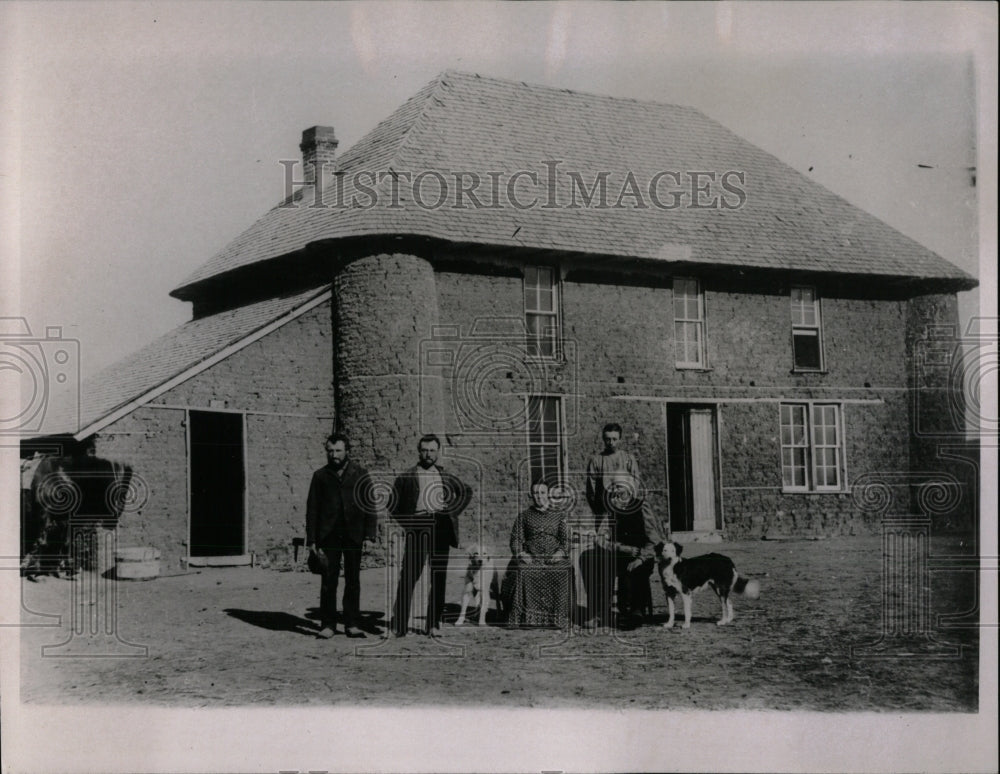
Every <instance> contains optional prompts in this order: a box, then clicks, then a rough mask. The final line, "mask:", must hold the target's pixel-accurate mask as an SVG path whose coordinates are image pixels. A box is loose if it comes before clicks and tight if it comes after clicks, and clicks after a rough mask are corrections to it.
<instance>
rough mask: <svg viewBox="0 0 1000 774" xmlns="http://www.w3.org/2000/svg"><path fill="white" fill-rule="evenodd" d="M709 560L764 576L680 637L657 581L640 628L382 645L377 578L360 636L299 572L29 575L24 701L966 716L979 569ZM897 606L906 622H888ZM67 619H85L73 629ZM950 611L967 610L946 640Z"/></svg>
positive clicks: (855, 540)
mask: <svg viewBox="0 0 1000 774" xmlns="http://www.w3.org/2000/svg"><path fill="white" fill-rule="evenodd" d="M709 551H719V552H722V553H725V554H728V555H729V556H731V557H732V558H733V559H734V561H735V562H736V566H737V568H738V569H739V570H740V571H741V574H743V575H745V576H749V577H754V578H757V579H759V581H760V583H761V587H762V593H761V597H760V599H758V600H747V599H743V598H739V597H737V598H736V601H735V608H736V619H735V622H734V623H733V624H732V625H730V626H723V627H719V626H716V625H715V620H716V618H717V617H718V615H719V605H718V602H717V601H716V599H715V597H714V595H713V594H712V593H711V592H710V591H706V592H703V593H701V594H700V595H698V596H697V597H696V598H695V603H694V620H693V623H692V626H691V628H690V629H689V630H687V631H681V630H678V629H674V630H670V631H668V630H665V629H663V628H662V627H661V626H660V625H659V624H660V623H662V622H663V621H664V620H665V618H666V601H665V598H664V595H663V592H662V590H661V589H660V588H659V585H658V584H657V585H656V586H655V587H654V589H653V603H654V617H653V621H652V624H651V625H646V626H643V627H641V628H639V629H637V630H634V631H627V632H609V631H604V632H597V633H576V632H569V633H566V632H556V631H525V630H507V629H503V628H500V627H497V626H492V625H490V626H486V627H483V628H480V627H477V626H474V625H473V626H469V625H466V626H463V627H460V628H459V627H455V626H453V625H451V624H449V623H446V625H445V627H444V633H443V636H442V637H441V638H440V639H431V638H427V637H422V636H418V635H411V636H408V637H406V638H404V639H401V640H396V641H388V642H384V641H381V640H380V639H379V638H378V637H377V636H374V631H375V630H376V628H381V624H382V622H383V620H384V617H383V616H384V611H385V610H386V607H387V601H388V600H387V591H386V578H387V571H386V570H385V569H368V570H365V571H363V573H362V609H363V610H364V611H366V618H367V626H368V628H369V630H370V631H371V632H373V633H372V634H369V636H368V637H367V638H366V639H364V640H356V639H348V638H346V637H345V636H344V635H343V634H338V636H336V637H334V638H333V639H331V640H320V639H318V638H317V637H316V636H315V632H316V630H317V625H316V621H315V618H316V607H315V605H316V604H317V601H318V597H319V580H318V578H316V577H315V576H311V575H309V574H308V573H305V572H278V571H274V570H263V569H251V568H237V569H204V570H201V571H198V572H197V573H194V572H192V573H191V574H186V575H177V576H173V577H160V578H158V579H156V580H152V581H145V582H124V581H120V582H114V581H103V580H100V579H97V578H96V577H95V576H94V575H92V574H89V575H85V576H84V577H82V578H80V579H79V580H77V581H67V580H60V579H55V578H49V579H45V580H42V581H40V582H37V583H35V582H29V581H23V583H22V591H23V593H22V598H23V608H24V609H23V611H22V624H24V628H22V630H21V631H22V639H21V658H22V669H21V675H22V679H21V700H22V701H23V702H26V703H31V704H71V705H80V704H87V703H101V704H107V703H140V704H150V705H175V706H231V705H250V704H254V705H336V704H350V705H354V706H379V705H383V706H384V705H392V706H394V707H401V706H412V705H414V704H435V705H466V706H468V705H475V704H488V705H491V706H501V707H502V706H509V707H566V708H575V707H588V708H597V707H603V708H607V709H614V708H617V709H622V708H646V709H774V710H791V709H806V710H828V711H859V710H868V711H872V710H873V711H894V712H896V711H935V712H956V711H957V712H974V711H976V710H977V704H978V688H979V684H978V655H979V654H978V648H979V638H978V629H977V627H976V625H975V621H976V618H975V616H976V615H977V611H976V595H975V582H976V579H975V575H974V573H971V572H958V571H948V572H936V571H933V568H934V563H933V562H931V564H930V570H929V571H928V572H927V573H917V575H915V576H914V575H911V580H912V578H917V580H916V581H913V582H910V581H908V582H906V583H905V584H903V585H901V586H898V587H895V588H890V590H889V591H890V593H889V595H888V596H887V597H886V598H885V599H884V598H883V597H884V596H885V595H883V591H882V589H883V569H882V568H883V559H882V551H883V548H882V543H881V540H880V539H879V538H877V537H850V538H831V539H828V540H818V541H817V540H788V541H754V542H739V543H725V544H722V545H707V544H705V545H703V544H692V545H689V546H687V547H686V554H687V555H691V556H694V555H697V554H700V553H707V552H709ZM930 552H931V556H932V559H933V557H936V556H942V555H964V556H969V555H975V548H974V546H971V545H970V543H969V541H968V540H967V539H966V540H962V539H961V538H957V537H947V538H935V539H934V540H933V541H932V543H931V548H930ZM457 554H458V552H453V556H452V570H454V572H453V573H452V574H451V577H450V578H449V590H448V600H449V602H450V603H451V604H450V605H449V608H448V611H447V614H446V621H448V620H454V618H455V617H457V612H458V604H457V602H458V601H459V599H460V597H461V575H462V573H463V571H464V567H461V566H459V565H460V564H461V563H462V560H461V559H460V557H458V556H457ZM654 577H655V576H654ZM392 581H393V583H392V584H390V588H391V587H392V586H393V585H394V578H392ZM914 583H916V584H919V585H917V586H915V585H914ZM890 586H896V584H890ZM107 589H110V590H111V591H113V594H111V595H109V593H108V591H107ZM920 592H923V594H924V595H921V593H920ZM921 598H923V599H927V600H928V602H929V610H925V611H924V613H925V615H920V613H921V611H920V610H919V609H917V608H918V607H919V604H918V602H919V600H920V599H921ZM74 600H75V601H74ZM914 600H916V601H914ZM884 602H885V604H884ZM91 603H93V604H91ZM894 609H902V610H903V611H904V612H907V613H910V614H914V617H912V618H908V619H906V620H903V621H900V620H899V619H898V618H896V617H895V616H893V615H892V614H891V611H892V610H894ZM74 610H78V611H81V610H82V611H85V612H84V615H88V616H90V619H89V620H81V619H79V618H77V619H74V616H73V611H74ZM968 611H973V612H972V613H971V615H970V616H966V617H963V616H962V614H964V613H967V612H968ZM928 612H929V615H926V613H928ZM942 614H943V615H953V616H954V615H955V614H959V615H957V617H955V618H953V620H952V625H951V626H950V627H947V628H946V627H945V626H943V625H942V622H941V621H939V620H938V616H939V615H942ZM56 615H58V616H59V618H55V617H52V616H56ZM91 624H93V625H94V627H95V630H96V633H91V629H90V626H91ZM955 624H958V625H955ZM963 624H964V625H963ZM341 631H342V629H341ZM900 631H908V632H909V634H908V635H905V636H904V635H900V634H899V632H900ZM115 632H116V633H117V636H116V635H115ZM102 656H103V657H102Z"/></svg>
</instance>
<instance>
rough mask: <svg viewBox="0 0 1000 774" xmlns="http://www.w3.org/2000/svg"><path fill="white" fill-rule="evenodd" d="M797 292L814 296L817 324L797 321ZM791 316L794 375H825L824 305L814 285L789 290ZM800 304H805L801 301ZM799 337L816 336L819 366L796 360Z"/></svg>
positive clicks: (794, 287) (813, 302) (802, 320)
mask: <svg viewBox="0 0 1000 774" xmlns="http://www.w3.org/2000/svg"><path fill="white" fill-rule="evenodd" d="M796 291H799V292H801V291H808V292H809V293H811V294H812V308H813V314H814V317H815V322H813V323H808V322H806V321H805V320H804V319H799V320H796V317H795V314H796V299H795V293H796ZM788 301H789V315H790V317H791V323H792V371H793V372H794V373H825V372H826V353H825V351H824V347H823V305H822V303H821V300H820V296H819V293H818V292H817V291H816V287H815V286H814V285H792V286H791V287H790V288H789V290H788ZM798 303H799V304H800V305H802V306H803V308H804V304H803V302H802V300H801V298H800V299H799V301H798ZM797 336H815V337H816V349H817V351H818V353H819V364H818V365H816V366H806V365H799V363H798V362H797V361H796V358H795V341H796V337H797Z"/></svg>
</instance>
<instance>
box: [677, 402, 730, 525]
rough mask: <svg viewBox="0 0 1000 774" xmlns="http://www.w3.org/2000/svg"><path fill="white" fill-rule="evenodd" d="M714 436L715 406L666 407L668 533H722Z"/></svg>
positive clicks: (715, 424)
mask: <svg viewBox="0 0 1000 774" xmlns="http://www.w3.org/2000/svg"><path fill="white" fill-rule="evenodd" d="M717 432H718V431H717V421H716V409H715V406H709V405H689V404H673V403H671V404H668V405H667V481H668V486H669V488H670V531H671V532H692V531H693V532H711V531H713V530H719V529H722V524H721V520H720V518H719V463H718V454H717V449H718V445H717V437H718V436H717Z"/></svg>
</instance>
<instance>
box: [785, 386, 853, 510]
mask: <svg viewBox="0 0 1000 774" xmlns="http://www.w3.org/2000/svg"><path fill="white" fill-rule="evenodd" d="M843 470H844V438H843V432H842V430H841V420H840V406H839V405H837V404H834V403H782V404H781V483H782V486H783V488H784V489H786V490H793V491H803V492H822V491H828V492H829V491H841V490H842V489H843V483H842V482H843Z"/></svg>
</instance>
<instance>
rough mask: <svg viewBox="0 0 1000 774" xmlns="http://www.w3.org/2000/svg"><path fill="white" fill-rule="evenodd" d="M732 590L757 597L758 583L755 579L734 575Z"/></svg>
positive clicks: (750, 596)
mask: <svg viewBox="0 0 1000 774" xmlns="http://www.w3.org/2000/svg"><path fill="white" fill-rule="evenodd" d="M733 591H734V592H736V593H737V594H742V595H743V596H745V597H749V598H750V599H757V597H759V596H760V583H758V582H757V581H755V580H747V579H746V578H743V577H740V576H736V583H734V584H733Z"/></svg>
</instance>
